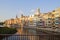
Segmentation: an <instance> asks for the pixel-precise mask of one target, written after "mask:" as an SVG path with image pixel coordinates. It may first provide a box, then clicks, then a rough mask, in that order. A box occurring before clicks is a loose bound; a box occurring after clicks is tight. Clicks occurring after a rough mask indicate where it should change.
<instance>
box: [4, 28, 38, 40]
mask: <svg viewBox="0 0 60 40" xmlns="http://www.w3.org/2000/svg"><path fill="white" fill-rule="evenodd" d="M17 30H18V32H17V33H16V34H14V35H21V34H26V35H31V36H14V35H12V36H10V37H8V39H7V38H4V39H3V40H6V39H7V40H37V39H38V38H37V37H38V36H33V35H34V34H36V30H32V29H24V30H23V31H22V30H21V29H17Z"/></svg>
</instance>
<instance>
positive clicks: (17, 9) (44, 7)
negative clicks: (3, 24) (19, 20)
mask: <svg viewBox="0 0 60 40" xmlns="http://www.w3.org/2000/svg"><path fill="white" fill-rule="evenodd" d="M59 7H60V0H0V21H5V20H7V19H11V18H15V17H16V15H18V17H20V15H21V14H23V15H32V14H34V11H35V10H36V9H37V8H40V12H41V13H45V12H49V11H52V10H54V9H56V8H59Z"/></svg>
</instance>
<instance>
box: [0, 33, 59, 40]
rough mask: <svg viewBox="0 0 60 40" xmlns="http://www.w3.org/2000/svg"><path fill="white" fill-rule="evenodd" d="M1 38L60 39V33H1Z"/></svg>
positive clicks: (16, 39)
mask: <svg viewBox="0 0 60 40" xmlns="http://www.w3.org/2000/svg"><path fill="white" fill-rule="evenodd" d="M2 37H3V38H2ZM1 38H2V39H1ZM0 40H60V35H45V34H44V35H16V34H13V35H12V34H0Z"/></svg>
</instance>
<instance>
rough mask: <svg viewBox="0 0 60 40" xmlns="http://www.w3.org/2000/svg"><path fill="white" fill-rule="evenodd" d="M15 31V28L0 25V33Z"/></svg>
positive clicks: (12, 32)
mask: <svg viewBox="0 0 60 40" xmlns="http://www.w3.org/2000/svg"><path fill="white" fill-rule="evenodd" d="M16 32H17V30H16V29H15V28H7V27H0V34H14V33H16Z"/></svg>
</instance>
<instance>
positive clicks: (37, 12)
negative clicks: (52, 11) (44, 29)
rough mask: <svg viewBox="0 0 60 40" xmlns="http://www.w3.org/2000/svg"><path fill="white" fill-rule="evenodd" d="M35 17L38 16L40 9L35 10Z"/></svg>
mask: <svg viewBox="0 0 60 40" xmlns="http://www.w3.org/2000/svg"><path fill="white" fill-rule="evenodd" d="M35 15H36V16H38V15H40V8H37V10H36V12H35Z"/></svg>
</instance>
